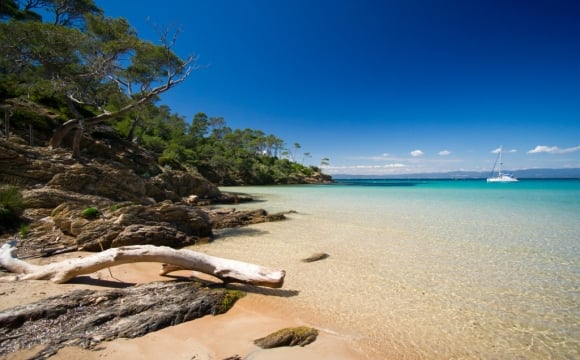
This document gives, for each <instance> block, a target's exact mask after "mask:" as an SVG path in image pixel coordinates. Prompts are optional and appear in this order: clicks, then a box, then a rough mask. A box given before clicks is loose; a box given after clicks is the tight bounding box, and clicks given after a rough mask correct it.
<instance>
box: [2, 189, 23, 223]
mask: <svg viewBox="0 0 580 360" xmlns="http://www.w3.org/2000/svg"><path fill="white" fill-rule="evenodd" d="M23 211H24V203H23V200H22V194H21V193H20V189H19V188H18V187H15V186H2V187H0V228H2V227H6V228H10V227H13V226H15V225H17V224H18V223H19V222H20V216H21V215H22V213H23Z"/></svg>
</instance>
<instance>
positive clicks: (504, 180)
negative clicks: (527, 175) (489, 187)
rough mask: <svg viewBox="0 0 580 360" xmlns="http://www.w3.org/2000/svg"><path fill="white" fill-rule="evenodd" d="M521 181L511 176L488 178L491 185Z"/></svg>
mask: <svg viewBox="0 0 580 360" xmlns="http://www.w3.org/2000/svg"><path fill="white" fill-rule="evenodd" d="M518 181H519V180H518V179H516V178H515V177H512V176H509V175H505V174H504V175H501V176H497V177H490V178H487V182H491V183H494V182H495V183H507V182H518Z"/></svg>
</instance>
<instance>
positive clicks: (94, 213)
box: [81, 207, 101, 220]
mask: <svg viewBox="0 0 580 360" xmlns="http://www.w3.org/2000/svg"><path fill="white" fill-rule="evenodd" d="M100 215H101V212H100V211H99V209H97V208H94V207H90V208H86V209H84V210H83V211H82V212H81V217H83V218H85V219H89V220H92V219H96V218H98V217H99V216H100Z"/></svg>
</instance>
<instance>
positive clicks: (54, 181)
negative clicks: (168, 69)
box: [0, 129, 284, 256]
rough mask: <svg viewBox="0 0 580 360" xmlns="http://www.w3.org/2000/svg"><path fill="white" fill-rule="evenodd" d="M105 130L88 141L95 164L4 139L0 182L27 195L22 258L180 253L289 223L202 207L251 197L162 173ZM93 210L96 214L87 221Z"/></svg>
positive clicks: (192, 176) (189, 175) (260, 213)
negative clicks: (225, 232) (228, 231)
mask: <svg viewBox="0 0 580 360" xmlns="http://www.w3.org/2000/svg"><path fill="white" fill-rule="evenodd" d="M103 131H104V135H102V136H101V137H99V133H98V132H96V133H95V132H94V133H93V138H92V140H90V141H89V140H87V139H84V140H83V141H84V142H85V143H84V144H83V149H85V155H86V154H90V155H91V158H90V159H89V158H88V156H85V157H84V159H85V161H82V162H77V161H75V160H73V159H72V158H71V156H70V153H69V152H67V151H64V150H62V149H53V150H51V149H48V148H45V147H34V146H27V145H23V144H20V143H15V142H8V141H6V140H0V183H7V184H11V185H16V186H19V187H20V188H22V189H23V191H22V195H23V203H24V207H25V208H26V210H25V213H24V215H25V217H26V218H27V219H28V223H29V226H28V227H27V229H26V231H27V233H28V234H27V236H26V238H25V239H23V240H22V241H21V244H20V245H19V255H20V256H27V255H42V254H48V253H52V252H53V251H60V249H61V248H66V249H70V248H77V249H79V250H86V251H101V250H102V249H108V248H110V247H120V246H125V245H139V244H143V245H144V244H151V245H163V246H169V247H173V248H181V247H184V246H189V245H193V244H195V243H197V242H198V241H200V240H203V241H204V242H207V241H208V239H209V240H211V239H212V237H213V233H212V229H221V228H226V227H237V226H245V225H251V224H256V223H260V222H265V221H276V220H282V219H284V215H283V214H268V213H266V211H264V210H261V209H259V210H251V211H235V210H234V209H226V210H220V209H214V210H211V209H208V208H207V207H206V208H204V207H201V206H200V205H209V204H212V203H214V202H221V203H232V204H235V203H238V202H242V201H248V200H251V199H249V198H248V197H247V196H244V195H241V194H228V193H222V192H220V190H219V189H218V187H217V186H216V185H214V184H212V183H210V182H209V181H208V180H206V179H205V178H203V177H202V176H201V175H199V174H198V173H196V172H194V171H186V170H185V169H181V170H172V169H168V168H163V167H160V166H159V165H158V164H157V163H156V162H155V157H154V156H152V154H151V153H149V152H147V151H145V150H143V149H141V148H139V147H138V146H136V145H135V144H133V143H129V142H126V141H124V140H122V139H116V140H115V141H112V140H111V139H112V136H113V135H111V133H109V132H106V129H105V130H103ZM89 210H90V211H92V213H93V215H94V216H92V217H87V216H85V213H84V212H85V211H89ZM47 249H48V250H49V251H47Z"/></svg>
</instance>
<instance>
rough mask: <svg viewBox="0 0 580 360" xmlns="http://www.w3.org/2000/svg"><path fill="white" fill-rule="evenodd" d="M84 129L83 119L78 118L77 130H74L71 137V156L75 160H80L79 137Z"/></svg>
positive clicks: (80, 137)
mask: <svg viewBox="0 0 580 360" xmlns="http://www.w3.org/2000/svg"><path fill="white" fill-rule="evenodd" d="M84 130H85V126H84V122H83V120H79V124H78V126H77V130H76V131H75V137H74V138H73V156H74V158H75V159H76V160H77V161H80V160H81V139H82V137H83V132H84Z"/></svg>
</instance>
